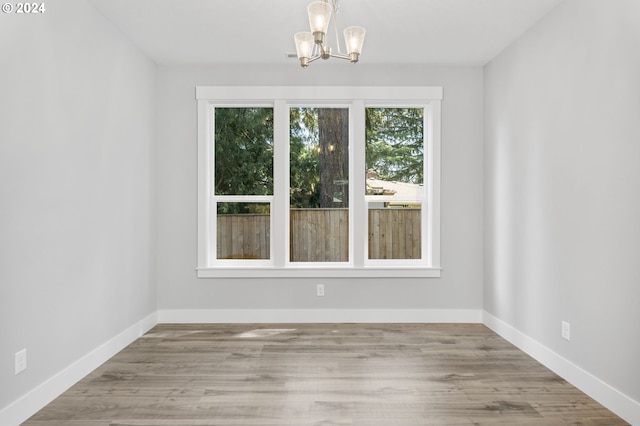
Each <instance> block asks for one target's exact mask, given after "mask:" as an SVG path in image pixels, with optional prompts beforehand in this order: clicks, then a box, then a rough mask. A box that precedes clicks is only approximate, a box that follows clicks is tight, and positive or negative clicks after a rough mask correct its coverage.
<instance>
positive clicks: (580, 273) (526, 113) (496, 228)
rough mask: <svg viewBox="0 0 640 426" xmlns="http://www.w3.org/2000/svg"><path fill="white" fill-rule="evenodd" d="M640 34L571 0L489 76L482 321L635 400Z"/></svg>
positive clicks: (608, 5)
mask: <svg viewBox="0 0 640 426" xmlns="http://www.w3.org/2000/svg"><path fill="white" fill-rule="evenodd" d="M639 22H640V2H638V1H635V0H615V1H600V0H569V1H567V2H564V3H562V4H561V5H560V6H559V7H558V8H556V9H555V10H554V11H552V12H551V14H550V15H548V16H547V17H545V18H544V19H543V20H542V21H541V22H539V23H538V24H537V25H536V26H534V28H533V29H531V30H530V31H529V32H528V33H526V34H525V35H524V36H523V37H522V38H521V39H520V40H519V41H517V42H516V43H515V44H514V45H512V46H510V47H509V48H508V49H507V50H505V51H504V52H503V53H502V54H500V55H499V56H498V57H497V58H495V59H494V60H493V61H491V62H490V63H489V64H488V65H487V66H486V67H485V75H484V87H485V102H484V113H485V122H484V126H485V127H484V256H485V263H484V308H485V310H486V311H487V312H489V313H490V314H491V315H493V316H494V317H496V318H498V319H499V320H501V321H503V322H505V323H506V324H508V325H510V326H512V327H514V328H515V329H517V330H518V331H520V332H521V333H523V334H525V335H527V336H529V337H531V338H532V339H534V340H536V341H537V342H539V343H540V344H542V345H544V346H546V347H547V348H549V349H550V350H551V351H553V352H555V353H557V354H558V355H560V356H561V357H564V358H566V359H567V360H568V361H570V362H572V363H574V364H575V365H577V366H578V367H580V368H582V369H584V370H586V371H587V372H589V373H590V374H592V375H594V376H595V377H597V378H598V379H600V380H603V381H604V382H606V383H607V384H609V385H610V386H612V387H613V388H615V389H617V390H618V391H620V392H621V393H623V394H626V395H627V396H629V397H631V398H633V399H634V400H635V401H640V370H639V369H638V360H640V331H639V329H638V326H639V324H640V263H639V261H640V220H639V218H640V167H639V164H640V125H639V121H638V120H639V117H640V48H639V46H640V25H638V23H639ZM561 321H568V322H570V324H571V340H570V341H566V340H563V339H561V337H560V330H561Z"/></svg>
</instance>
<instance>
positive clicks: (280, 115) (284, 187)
mask: <svg viewBox="0 0 640 426" xmlns="http://www.w3.org/2000/svg"><path fill="white" fill-rule="evenodd" d="M273 141H274V143H273V182H274V185H273V200H274V202H273V215H272V216H271V220H272V227H271V229H272V230H273V232H272V235H271V241H272V244H273V245H272V249H273V250H272V251H271V255H272V257H273V262H274V265H275V266H276V267H280V268H283V267H284V266H285V262H286V259H287V258H288V253H289V249H288V242H289V225H288V220H289V208H288V206H289V108H288V106H287V104H286V102H285V101H283V100H276V101H275V102H274V105H273Z"/></svg>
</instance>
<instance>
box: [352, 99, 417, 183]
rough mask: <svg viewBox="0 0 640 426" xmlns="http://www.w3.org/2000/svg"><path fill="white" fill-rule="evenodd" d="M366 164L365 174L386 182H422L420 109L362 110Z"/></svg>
mask: <svg viewBox="0 0 640 426" xmlns="http://www.w3.org/2000/svg"><path fill="white" fill-rule="evenodd" d="M365 143H366V167H367V171H368V177H371V173H375V176H377V179H379V180H380V181H387V182H403V183H408V184H417V185H420V184H423V183H424V177H423V171H424V110H423V109H422V108H367V109H366V142H365Z"/></svg>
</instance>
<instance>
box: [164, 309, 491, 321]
mask: <svg viewBox="0 0 640 426" xmlns="http://www.w3.org/2000/svg"><path fill="white" fill-rule="evenodd" d="M158 322H159V323H220V324H228V323H236V324H248V323H297V324H304V323H481V322H482V311H481V310H480V309H184V310H160V311H158Z"/></svg>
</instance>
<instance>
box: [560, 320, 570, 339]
mask: <svg viewBox="0 0 640 426" xmlns="http://www.w3.org/2000/svg"><path fill="white" fill-rule="evenodd" d="M562 338H563V339H565V340H571V324H569V323H568V322H566V321H562Z"/></svg>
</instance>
